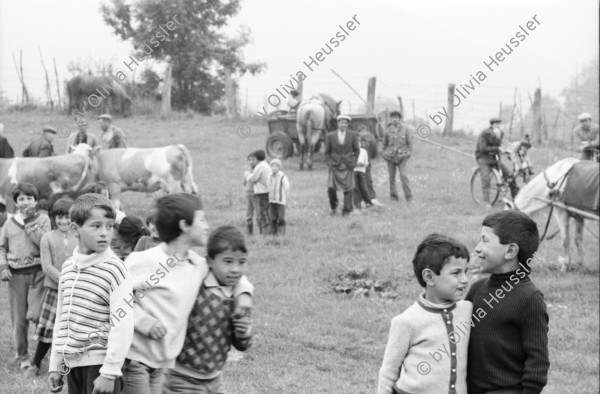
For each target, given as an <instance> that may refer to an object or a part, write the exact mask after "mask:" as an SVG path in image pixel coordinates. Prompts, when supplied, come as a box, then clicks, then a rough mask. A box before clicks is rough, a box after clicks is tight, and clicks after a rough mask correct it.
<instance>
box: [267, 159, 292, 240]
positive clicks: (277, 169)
mask: <svg viewBox="0 0 600 394" xmlns="http://www.w3.org/2000/svg"><path fill="white" fill-rule="evenodd" d="M281 168H282V164H281V160H279V159H273V160H271V171H272V173H271V175H270V176H269V178H268V183H267V184H268V186H269V217H270V218H271V234H273V235H277V233H279V235H285V205H286V203H287V199H288V196H289V194H290V182H289V181H288V179H287V176H285V174H284V173H283V171H281Z"/></svg>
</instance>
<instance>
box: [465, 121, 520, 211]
mask: <svg viewBox="0 0 600 394" xmlns="http://www.w3.org/2000/svg"><path fill="white" fill-rule="evenodd" d="M501 123H502V120H501V119H500V118H496V117H494V118H492V119H490V127H488V128H486V129H484V130H482V131H481V133H480V134H479V138H478V139H477V149H476V150H475V158H476V160H477V165H478V166H479V168H480V170H481V192H482V194H483V201H484V203H485V205H486V207H488V208H489V207H491V204H490V197H489V192H490V175H491V173H492V169H493V168H494V167H497V168H499V169H500V171H501V172H502V176H503V178H504V179H506V181H507V182H508V186H509V188H510V194H511V195H512V197H513V199H514V198H515V196H516V195H517V193H518V192H519V188H518V187H517V184H516V183H515V179H514V177H513V176H512V173H511V172H510V171H509V170H508V168H507V167H506V166H505V165H504V164H502V161H501V160H500V156H499V155H500V154H501V153H504V150H503V149H502V148H501V145H502V139H503V137H504V131H503V130H502V126H501V125H500V124H501Z"/></svg>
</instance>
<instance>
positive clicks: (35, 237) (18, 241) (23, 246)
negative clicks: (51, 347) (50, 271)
mask: <svg viewBox="0 0 600 394" xmlns="http://www.w3.org/2000/svg"><path fill="white" fill-rule="evenodd" d="M38 196H39V195H38V190H37V188H36V187H35V186H34V185H32V184H31V183H19V184H17V185H16V186H15V187H14V188H13V190H12V198H13V201H14V202H15V204H16V207H17V213H16V214H15V215H14V216H13V217H12V218H10V219H9V220H7V221H6V223H4V226H3V227H2V232H1V233H0V280H2V281H4V282H6V281H8V302H9V305H10V321H11V323H12V330H13V339H14V341H15V345H16V347H17V358H18V360H19V362H20V367H21V369H26V368H29V367H30V366H31V363H30V361H29V356H28V354H27V346H28V345H27V333H28V329H29V322H28V320H31V321H32V322H34V323H37V321H38V319H39V313H40V308H41V304H42V298H43V297H44V272H42V265H41V261H40V241H41V239H42V236H43V235H44V234H45V233H47V232H48V231H50V218H49V217H48V216H46V215H44V214H40V213H36V203H37V201H38Z"/></svg>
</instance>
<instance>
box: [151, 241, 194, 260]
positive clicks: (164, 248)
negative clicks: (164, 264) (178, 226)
mask: <svg viewBox="0 0 600 394" xmlns="http://www.w3.org/2000/svg"><path fill="white" fill-rule="evenodd" d="M159 246H160V248H161V249H162V251H163V252H165V254H166V255H167V256H169V257H172V258H174V259H175V260H176V261H177V264H185V263H188V262H189V263H192V264H197V259H195V258H194V256H192V255H191V254H190V249H188V250H187V251H186V253H185V256H184V257H183V258H180V257H177V256H176V255H175V251H174V250H173V249H171V248H170V247H169V245H168V244H167V243H165V242H162V243H161V244H160V245H159Z"/></svg>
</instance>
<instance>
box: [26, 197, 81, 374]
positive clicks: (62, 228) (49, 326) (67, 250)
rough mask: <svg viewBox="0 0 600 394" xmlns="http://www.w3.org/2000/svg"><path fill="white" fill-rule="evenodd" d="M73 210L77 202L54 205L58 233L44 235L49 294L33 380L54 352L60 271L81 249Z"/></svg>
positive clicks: (39, 327)
mask: <svg viewBox="0 0 600 394" xmlns="http://www.w3.org/2000/svg"><path fill="white" fill-rule="evenodd" d="M72 206H73V201H72V200H70V199H60V200H58V201H56V202H55V203H54V206H53V207H52V211H51V220H52V224H53V227H55V230H52V231H50V232H48V233H46V234H44V236H43V237H42V240H41V242H40V255H41V260H42V270H43V271H44V274H45V275H46V279H45V280H44V288H45V289H46V293H45V294H44V299H43V301H42V309H41V312H40V322H39V323H38V325H37V328H36V330H35V335H34V336H33V339H34V340H36V341H38V344H37V349H36V351H35V356H34V357H33V366H32V367H31V368H29V370H28V371H27V373H28V374H29V375H30V376H31V377H35V376H37V375H39V373H40V365H41V364H42V360H43V359H44V357H45V356H46V353H47V352H48V350H50V344H51V343H52V333H53V331H54V321H55V320H56V302H57V298H58V280H59V277H60V270H61V269H62V266H63V263H64V262H65V260H67V259H68V258H69V257H71V256H72V255H73V250H74V249H75V247H76V246H77V238H76V237H75V234H73V233H72V232H71V219H70V218H69V209H71V207H72Z"/></svg>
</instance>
